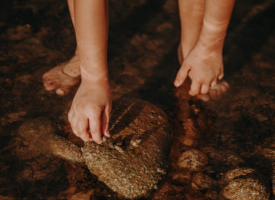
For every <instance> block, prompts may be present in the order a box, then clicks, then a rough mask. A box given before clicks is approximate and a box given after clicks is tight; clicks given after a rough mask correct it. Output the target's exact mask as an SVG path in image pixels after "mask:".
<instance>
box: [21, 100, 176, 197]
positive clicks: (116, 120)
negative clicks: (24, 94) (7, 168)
mask: <svg viewBox="0 0 275 200" xmlns="http://www.w3.org/2000/svg"><path fill="white" fill-rule="evenodd" d="M110 130H111V134H112V137H111V138H110V139H106V138H104V139H103V140H104V142H103V144H101V145H98V144H96V143H95V142H87V143H85V145H84V147H82V148H79V147H78V146H77V145H75V144H73V143H71V142H70V141H68V140H65V139H64V138H62V137H60V136H58V135H57V134H55V132H56V129H55V125H54V123H53V122H51V121H50V120H49V119H46V118H38V119H34V120H29V121H27V122H25V123H24V124H23V125H22V126H21V127H20V128H19V129H18V133H19V134H20V135H21V136H22V138H23V139H24V142H25V143H27V145H28V148H29V150H30V152H33V153H35V154H39V153H43V154H46V155H53V156H57V157H60V158H63V159H65V160H68V161H70V162H73V163H79V164H82V165H86V166H87V167H88V168H89V170H90V171H91V173H93V174H95V175H96V176H97V177H98V179H99V180H101V181H103V182H104V183H105V184H106V185H107V186H109V187H110V188H111V189H112V190H113V191H116V192H117V193H118V194H120V195H122V196H123V197H125V198H129V199H136V198H140V197H144V196H146V195H148V194H149V193H150V192H151V191H152V190H154V189H157V188H158V185H159V184H160V183H161V182H162V180H163V179H164V178H165V176H166V173H167V170H168V167H167V159H168V155H169V151H170V145H171V143H172V137H171V135H172V127H171V125H170V123H169V121H168V118H167V115H166V114H165V113H164V112H163V111H162V110H161V109H159V108H157V107H155V106H154V105H152V104H150V103H148V102H146V101H142V100H137V99H126V98H123V99H117V100H114V101H113V110H112V113H111V121H110Z"/></svg>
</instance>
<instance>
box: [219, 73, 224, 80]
mask: <svg viewBox="0 0 275 200" xmlns="http://www.w3.org/2000/svg"><path fill="white" fill-rule="evenodd" d="M223 77H224V73H223V72H222V73H221V74H220V75H219V76H218V79H219V80H222V78H223Z"/></svg>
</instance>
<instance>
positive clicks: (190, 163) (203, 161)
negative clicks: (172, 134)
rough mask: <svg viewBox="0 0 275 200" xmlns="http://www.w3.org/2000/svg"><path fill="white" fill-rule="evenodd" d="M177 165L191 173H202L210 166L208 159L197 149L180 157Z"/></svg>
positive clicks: (188, 151)
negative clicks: (204, 168)
mask: <svg viewBox="0 0 275 200" xmlns="http://www.w3.org/2000/svg"><path fill="white" fill-rule="evenodd" d="M177 164H178V166H179V167H180V168H184V169H187V170H189V171H200V170H201V169H202V168H203V167H204V166H206V165H207V164H208V157H207V156H206V155H205V154H204V153H202V152H200V151H198V150H196V149H190V150H187V151H185V152H183V153H182V154H181V155H180V157H179V160H178V163H177Z"/></svg>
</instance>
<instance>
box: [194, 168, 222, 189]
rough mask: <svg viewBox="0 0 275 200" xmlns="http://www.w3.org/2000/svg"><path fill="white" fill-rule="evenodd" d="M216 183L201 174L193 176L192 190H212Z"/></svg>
mask: <svg viewBox="0 0 275 200" xmlns="http://www.w3.org/2000/svg"><path fill="white" fill-rule="evenodd" d="M217 185H218V181H216V180H214V179H212V178H211V177H210V176H208V175H206V174H203V173H201V172H198V173H195V174H193V177H192V188H194V189H197V190H205V189H212V188H215V187H217Z"/></svg>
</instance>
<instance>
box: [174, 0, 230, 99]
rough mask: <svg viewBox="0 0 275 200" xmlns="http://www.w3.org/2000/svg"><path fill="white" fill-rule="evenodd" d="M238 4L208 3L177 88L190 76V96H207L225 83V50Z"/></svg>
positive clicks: (220, 0) (215, 0) (221, 0)
mask: <svg viewBox="0 0 275 200" xmlns="http://www.w3.org/2000/svg"><path fill="white" fill-rule="evenodd" d="M234 3H235V0H205V11H204V12H205V13H204V17H203V25H202V30H201V33H200V36H199V39H198V42H197V44H196V45H195V47H194V48H193V49H192V50H191V52H190V53H189V54H188V55H187V57H186V59H185V60H184V62H183V64H182V66H181V68H180V70H179V72H178V74H177V77H176V81H175V86H176V87H178V86H180V85H181V84H182V83H183V82H184V80H185V79H186V78H187V76H188V75H189V76H190V77H191V79H192V84H191V88H190V91H189V93H190V95H193V96H195V95H198V94H200V93H202V94H207V93H208V92H209V88H210V87H213V86H215V85H216V84H217V81H218V80H220V79H222V77H223V58H222V49H223V45H224V38H225V36H226V31H227V28H228V24H229V21H230V17H231V13H232V10H233V7H234Z"/></svg>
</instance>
